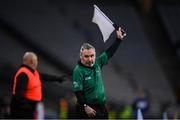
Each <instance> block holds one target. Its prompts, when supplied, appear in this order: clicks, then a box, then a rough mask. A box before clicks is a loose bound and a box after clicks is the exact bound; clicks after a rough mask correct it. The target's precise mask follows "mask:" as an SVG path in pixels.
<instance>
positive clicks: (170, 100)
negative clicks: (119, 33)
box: [0, 0, 180, 118]
mask: <svg viewBox="0 0 180 120" xmlns="http://www.w3.org/2000/svg"><path fill="white" fill-rule="evenodd" d="M93 4H96V5H97V6H99V7H100V8H101V10H102V11H103V12H104V13H106V15H107V16H108V17H109V18H110V19H111V20H112V21H114V22H116V23H117V24H118V25H120V26H121V27H122V28H124V29H125V30H126V32H127V36H126V38H125V40H124V41H123V42H122V44H121V46H120V47H119V48H118V50H117V51H116V54H115V55H114V56H113V58H112V59H111V60H110V62H109V64H108V65H107V66H106V67H105V68H104V69H103V78H104V84H105V88H106V95H107V104H108V107H109V111H110V112H109V115H110V117H111V118H121V117H120V115H122V114H121V113H122V112H123V111H125V108H127V107H128V106H131V104H132V102H133V100H134V99H135V98H136V97H137V91H138V89H139V88H143V89H145V90H146V91H147V93H148V95H149V99H150V102H151V104H150V109H149V111H148V112H149V113H148V115H149V118H162V117H163V113H164V112H166V113H167V114H168V117H169V118H175V117H178V118H180V2H179V0H99V1H98V0H89V1H87V0H0V54H1V57H0V99H1V100H0V104H1V103H2V105H1V106H0V107H1V108H3V107H2V106H4V108H5V109H6V110H5V112H2V111H0V112H1V113H0V118H6V117H7V116H8V112H9V109H8V108H9V104H10V99H11V90H12V81H13V75H14V73H15V71H16V70H17V69H18V67H19V66H20V65H21V63H22V62H21V59H22V55H23V54H24V53H25V52H26V51H34V52H35V53H37V55H38V58H39V66H38V70H39V71H40V72H42V73H49V74H52V75H62V74H66V75H67V76H68V80H66V81H65V82H63V83H48V82H47V83H43V94H44V100H43V103H44V106H45V117H46V118H63V117H64V116H63V115H62V114H61V113H60V112H62V109H61V107H62V106H61V105H62V103H61V102H62V101H63V100H65V101H66V102H67V106H66V107H67V108H68V113H67V116H66V115H65V117H66V118H73V115H74V105H75V101H76V99H75V96H74V94H73V92H72V80H71V77H72V76H71V75H72V70H73V68H74V66H75V65H76V63H77V61H78V59H79V49H80V46H81V45H82V43H84V42H89V43H91V44H92V45H93V46H95V48H96V50H97V54H100V53H101V52H102V51H103V50H105V49H106V48H107V47H108V46H109V45H110V44H111V43H112V42H113V40H114V36H115V34H114V33H113V34H112V35H111V36H110V38H109V40H108V41H107V42H106V43H104V42H103V39H102V34H101V32H100V30H99V28H98V26H97V25H96V24H94V23H93V22H92V21H91V20H92V16H93V9H94V8H93ZM1 101H2V102H1ZM3 101H4V102H3ZM63 102H64V101H63Z"/></svg>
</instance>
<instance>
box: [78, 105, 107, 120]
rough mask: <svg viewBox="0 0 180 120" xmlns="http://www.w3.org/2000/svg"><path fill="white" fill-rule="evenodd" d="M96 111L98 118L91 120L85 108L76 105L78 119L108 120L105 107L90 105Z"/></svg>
mask: <svg viewBox="0 0 180 120" xmlns="http://www.w3.org/2000/svg"><path fill="white" fill-rule="evenodd" d="M88 105H89V106H90V107H91V108H93V109H94V110H95V111H96V116H95V117H93V118H91V117H88V115H87V114H86V112H85V110H84V107H83V106H80V105H79V104H77V105H76V119H108V112H107V109H106V106H105V105H92V104H91V105H90V104H88Z"/></svg>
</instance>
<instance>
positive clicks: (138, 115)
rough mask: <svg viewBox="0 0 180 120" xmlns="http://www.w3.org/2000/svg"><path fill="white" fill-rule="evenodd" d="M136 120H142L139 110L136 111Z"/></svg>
mask: <svg viewBox="0 0 180 120" xmlns="http://www.w3.org/2000/svg"><path fill="white" fill-rule="evenodd" d="M137 120H143V115H142V112H141V109H138V112H137Z"/></svg>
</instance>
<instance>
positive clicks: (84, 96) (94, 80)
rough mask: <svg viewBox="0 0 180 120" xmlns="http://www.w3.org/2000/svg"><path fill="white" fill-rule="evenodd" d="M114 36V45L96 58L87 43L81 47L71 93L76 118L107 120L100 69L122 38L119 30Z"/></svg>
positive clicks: (91, 47)
mask: <svg viewBox="0 0 180 120" xmlns="http://www.w3.org/2000/svg"><path fill="white" fill-rule="evenodd" d="M116 34H117V37H116V40H115V41H114V43H113V44H112V45H111V46H110V47H109V48H108V49H107V50H106V51H105V52H103V53H102V54H101V55H100V56H98V57H96V51H95V48H94V47H93V46H92V45H90V44H89V43H84V44H83V45H82V46H81V49H80V61H79V62H78V64H77V65H76V67H75V68H74V71H73V91H74V93H75V95H76V97H77V118H81V119H88V118H95V119H96V118H103V119H107V118H108V112H107V110H106V107H105V102H106V96H105V89H104V84H103V79H102V75H101V69H102V67H103V66H104V65H105V64H107V63H108V60H109V59H110V58H111V57H112V56H113V54H114V52H115V51H116V50H117V48H118V46H119V44H120V43H121V41H122V40H123V38H124V36H123V32H122V29H121V28H119V29H118V30H117V31H116Z"/></svg>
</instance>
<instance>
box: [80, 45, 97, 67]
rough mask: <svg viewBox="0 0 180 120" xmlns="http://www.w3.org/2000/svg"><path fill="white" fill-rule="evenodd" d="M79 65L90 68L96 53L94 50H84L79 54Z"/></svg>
mask: <svg viewBox="0 0 180 120" xmlns="http://www.w3.org/2000/svg"><path fill="white" fill-rule="evenodd" d="M80 59H81V63H82V64H83V65H85V66H88V67H92V66H93V65H94V63H95V59H96V52H95V50H94V49H89V50H88V49H84V50H83V51H82V52H81V56H80Z"/></svg>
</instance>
